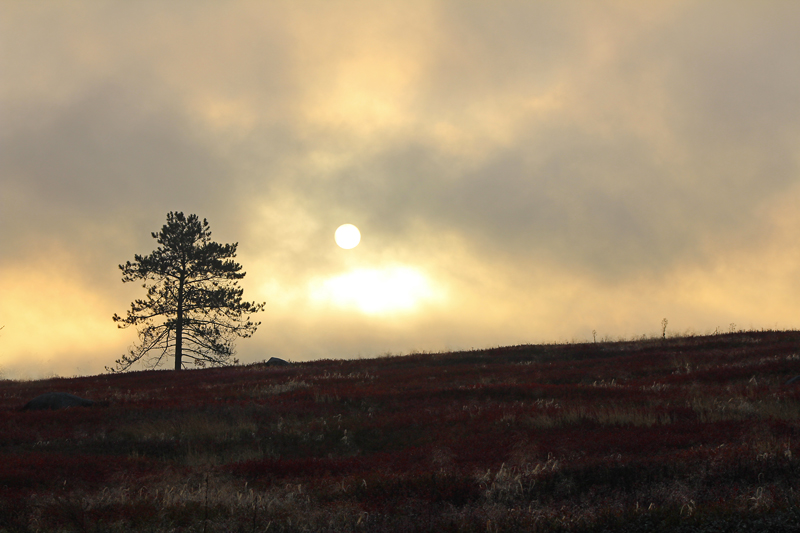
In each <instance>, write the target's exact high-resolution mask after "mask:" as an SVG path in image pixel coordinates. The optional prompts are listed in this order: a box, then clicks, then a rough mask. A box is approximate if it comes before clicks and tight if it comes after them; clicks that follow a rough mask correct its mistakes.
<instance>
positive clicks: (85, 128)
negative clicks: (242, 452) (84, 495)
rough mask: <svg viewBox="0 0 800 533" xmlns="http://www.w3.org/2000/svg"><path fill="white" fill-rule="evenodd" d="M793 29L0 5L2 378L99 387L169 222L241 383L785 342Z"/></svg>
mask: <svg viewBox="0 0 800 533" xmlns="http://www.w3.org/2000/svg"><path fill="white" fill-rule="evenodd" d="M798 28H800V3H797V2H789V1H782V0H781V1H778V0H775V1H769V0H765V1H760V2H751V1H736V0H720V1H713V0H707V1H682V0H669V1H653V2H638V1H599V2H595V1H591V2H590V1H569V0H566V1H559V2H551V1H544V0H542V1H535V0H534V1H531V0H525V1H514V0H508V1H502V2H482V1H470V0H449V1H448V0H441V1H435V0H433V1H418V0H409V1H404V2H389V1H387V2H374V1H366V0H364V1H344V0H342V1H340V0H332V1H328V0H324V1H323V0H320V1H304V0H286V1H279V0H276V1H270V2H239V1H225V2H219V1H194V0H192V1H169V2H163V1H141V2H128V1H117V2H115V1H107V2H95V1H81V0H76V1H70V2H67V1H63V2H17V1H13V0H0V326H3V329H2V330H0V376H2V377H5V378H6V379H36V378H41V377H48V376H57V375H58V376H73V375H89V374H97V373H101V372H103V371H104V367H105V366H107V365H113V362H114V361H115V360H116V359H117V358H119V356H121V355H122V354H123V353H125V352H126V351H127V349H128V347H129V346H130V345H131V344H132V343H133V342H134V341H135V340H136V332H135V331H134V330H132V329H127V330H120V329H117V327H116V324H114V322H113V321H112V320H111V317H112V316H113V314H114V313H119V314H124V313H125V312H126V311H127V309H128V308H129V307H130V303H131V301H132V300H134V299H135V298H139V297H142V296H143V295H144V294H143V293H144V291H143V290H142V288H141V286H139V285H137V284H135V283H127V284H124V283H122V281H121V272H120V270H119V268H118V265H119V264H121V263H124V262H126V261H128V260H133V256H134V254H148V253H150V252H151V251H153V250H154V249H155V247H156V246H157V244H156V242H155V240H154V239H153V238H152V237H151V235H150V234H151V232H153V231H158V230H160V228H161V226H162V225H164V224H165V222H166V214H167V213H168V212H170V211H181V212H184V213H186V214H189V213H194V214H197V215H198V216H199V217H200V218H206V219H207V220H208V222H209V224H210V227H211V231H212V238H213V239H214V240H216V241H218V242H221V243H231V242H238V256H237V261H238V262H239V263H241V264H242V266H243V270H244V271H245V272H247V276H246V277H245V278H244V280H243V281H242V286H243V288H244V290H245V294H244V296H245V299H246V300H249V301H256V302H266V309H265V311H264V312H262V313H259V314H258V315H257V319H258V320H260V321H261V322H262V324H261V326H260V327H259V329H258V331H257V332H256V334H255V335H254V336H253V337H252V338H249V339H241V340H239V341H238V342H237V354H238V355H237V356H238V358H239V359H240V361H241V362H242V363H250V362H255V361H261V360H264V359H268V358H269V357H281V358H284V359H288V360H291V361H307V360H314V359H320V358H358V357H364V358H366V357H375V356H380V355H385V354H407V353H413V352H419V351H442V350H460V349H472V348H476V349H477V348H488V347H493V346H505V345H513V344H527V343H552V342H586V341H592V340H593V339H594V338H595V336H596V338H597V339H598V340H603V339H613V340H617V339H620V338H624V339H631V338H634V337H641V336H643V335H644V336H660V335H661V334H662V326H661V323H662V320H663V319H664V318H666V319H668V325H667V329H666V333H667V334H668V335H670V334H692V333H695V334H705V333H712V332H715V331H729V330H730V329H750V328H754V329H761V328H771V329H775V328H777V329H796V328H798V327H799V326H800V179H799V178H800V171H799V170H800V98H798V95H800V31H798ZM345 223H350V224H354V225H356V226H357V227H358V228H359V229H360V231H361V235H362V239H361V243H360V244H359V245H358V246H357V247H356V248H353V249H351V250H344V249H342V248H339V247H338V246H337V245H336V243H335V242H334V238H333V236H334V232H335V230H336V228H337V227H339V226H340V225H341V224H345ZM137 368H141V367H137ZM166 368H170V363H167V365H166Z"/></svg>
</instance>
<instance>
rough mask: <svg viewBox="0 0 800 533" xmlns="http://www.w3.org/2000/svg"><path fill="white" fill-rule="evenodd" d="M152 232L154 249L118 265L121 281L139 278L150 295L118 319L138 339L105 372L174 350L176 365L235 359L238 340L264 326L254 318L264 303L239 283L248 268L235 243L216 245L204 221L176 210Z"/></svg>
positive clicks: (154, 361) (151, 361)
mask: <svg viewBox="0 0 800 533" xmlns="http://www.w3.org/2000/svg"><path fill="white" fill-rule="evenodd" d="M151 235H152V236H153V238H154V239H156V241H157V242H158V244H159V246H158V248H156V250H155V251H153V252H152V253H151V254H150V255H146V256H141V255H138V254H137V255H134V260H133V262H131V261H127V262H126V263H125V264H124V265H119V268H120V270H122V281H123V282H125V283H127V282H132V281H141V282H142V287H143V288H144V289H146V290H147V294H146V296H145V298H143V299H137V300H135V301H134V302H133V303H132V304H131V308H130V309H129V310H128V313H127V316H125V317H121V316H119V315H117V314H114V316H113V320H114V322H116V323H117V326H118V327H120V328H128V327H130V326H136V327H137V329H138V337H139V342H138V343H136V344H134V346H132V347H131V348H130V350H129V352H128V353H127V354H126V355H123V356H122V357H121V358H120V359H117V361H116V365H115V366H114V367H113V368H111V367H106V370H108V371H110V372H121V371H125V370H128V369H129V368H130V367H131V365H133V364H134V363H136V362H137V361H140V360H143V362H144V363H145V365H146V366H148V367H150V368H155V367H158V366H159V365H161V364H162V363H163V361H164V359H165V358H166V357H169V355H174V358H175V370H180V369H181V368H184V367H185V366H187V361H188V362H190V363H191V364H193V365H194V366H198V367H204V366H206V365H211V366H222V365H228V364H231V363H233V364H236V363H238V360H236V359H234V357H233V356H234V354H235V351H234V348H235V347H234V343H233V341H234V339H235V338H236V337H250V336H252V335H253V333H255V331H256V329H257V328H258V326H259V325H260V324H261V323H260V322H253V321H252V320H250V315H251V314H253V313H257V312H259V311H262V310H263V309H264V305H265V304H264V303H253V302H246V301H243V300H242V295H243V293H244V289H242V288H241V287H239V285H238V280H240V279H242V278H244V276H245V272H242V271H241V270H242V266H241V265H240V264H238V263H236V262H235V261H233V258H235V257H236V247H237V245H238V243H233V244H219V243H216V242H213V241H212V240H211V230H210V229H209V225H208V221H207V220H205V219H203V221H202V222H201V221H200V219H199V218H198V217H197V215H189V216H184V214H183V213H173V212H170V213H168V214H167V223H166V224H165V225H164V226H163V227H162V228H161V231H159V232H158V233H151Z"/></svg>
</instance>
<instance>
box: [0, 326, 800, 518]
mask: <svg viewBox="0 0 800 533" xmlns="http://www.w3.org/2000/svg"><path fill="white" fill-rule="evenodd" d="M798 374H800V332H796V331H789V332H785V331H784V332H772V331H767V332H740V333H731V334H725V335H714V336H707V337H684V338H672V339H666V340H662V339H647V340H638V341H633V342H615V343H597V344H595V343H589V344H568V345H542V346H516V347H508V348H497V349H490V350H482V351H470V352H459V353H444V354H415V355H408V356H402V357H391V356H389V357H382V358H378V359H369V360H356V361H330V360H326V361H316V362H311V363H304V364H298V365H295V366H291V367H272V366H266V365H258V364H256V365H251V366H239V367H232V368H224V369H207V370H191V371H182V372H173V371H148V372H137V373H129V374H121V375H101V376H92V377H85V378H72V379H61V378H58V379H49V380H44V381H29V382H15V381H2V382H0V531H9V532H10V531H90V532H93V531H98V532H99V531H154V532H155V531H206V532H213V531H242V532H248V531H569V532H578V531H580V532H600V531H651V532H653V531H664V532H666V531H709V532H711V531H713V532H723V531H731V532H734V531H797V530H798V529H800V510H798V508H800V505H798V504H800V459H798V457H800V426H799V425H798V415H800V383H797V382H795V383H793V384H788V385H787V384H786V382H787V381H788V380H789V379H790V378H792V377H794V376H796V375H798ZM49 391H62V392H68V393H71V394H74V395H76V396H79V397H81V398H87V399H90V400H93V401H94V402H95V403H94V405H92V406H91V407H73V408H69V409H65V410H57V411H21V410H20V408H21V407H22V406H23V405H25V403H26V402H27V401H28V400H30V399H31V398H33V397H35V396H38V395H39V394H42V393H45V392H49Z"/></svg>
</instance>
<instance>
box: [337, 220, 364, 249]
mask: <svg viewBox="0 0 800 533" xmlns="http://www.w3.org/2000/svg"><path fill="white" fill-rule="evenodd" d="M333 238H334V239H336V244H338V245H339V247H340V248H344V249H345V250H350V249H352V248H355V247H356V246H358V243H360V242H361V232H360V231H358V228H357V227H355V226H354V225H352V224H342V225H341V226H339V227H338V228H337V229H336V233H335V234H334V236H333Z"/></svg>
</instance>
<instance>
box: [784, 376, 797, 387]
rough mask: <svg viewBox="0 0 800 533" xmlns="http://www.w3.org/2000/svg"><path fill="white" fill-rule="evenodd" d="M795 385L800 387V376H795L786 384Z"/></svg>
mask: <svg viewBox="0 0 800 533" xmlns="http://www.w3.org/2000/svg"><path fill="white" fill-rule="evenodd" d="M794 384H797V385H800V376H795V377H793V378H792V379H790V380H789V381H787V382H786V385H794Z"/></svg>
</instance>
